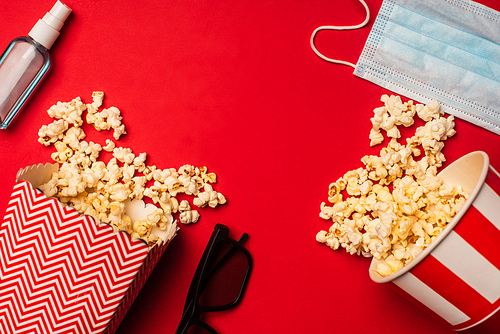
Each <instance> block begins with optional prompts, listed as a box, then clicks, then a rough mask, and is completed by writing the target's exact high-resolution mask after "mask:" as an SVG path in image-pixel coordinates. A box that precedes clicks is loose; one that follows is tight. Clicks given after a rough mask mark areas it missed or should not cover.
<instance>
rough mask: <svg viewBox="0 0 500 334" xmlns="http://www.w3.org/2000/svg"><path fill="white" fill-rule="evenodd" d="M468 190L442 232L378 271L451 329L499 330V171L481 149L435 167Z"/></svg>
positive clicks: (378, 279) (448, 180) (447, 179)
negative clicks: (404, 261) (394, 266)
mask: <svg viewBox="0 0 500 334" xmlns="http://www.w3.org/2000/svg"><path fill="white" fill-rule="evenodd" d="M439 176H440V177H441V178H442V179H443V180H444V182H445V183H447V184H449V185H453V186H461V187H462V188H463V189H464V190H465V191H466V192H467V193H469V194H470V196H469V198H468V199H467V201H466V202H465V204H464V206H463V207H462V209H461V210H460V211H459V212H458V213H457V214H456V216H455V217H454V218H453V220H452V221H451V222H450V223H449V225H448V226H447V227H446V228H445V229H444V230H443V232H441V234H440V235H439V236H438V237H437V238H436V239H435V240H434V241H433V242H432V243H431V244H430V245H429V246H428V247H427V248H426V249H425V250H424V251H423V252H422V253H421V254H419V255H418V256H417V257H416V258H415V259H414V260H413V261H412V262H410V263H409V264H408V265H406V266H405V267H404V268H402V269H400V270H398V271H397V272H395V273H393V274H391V275H389V276H387V277H382V276H380V275H379V274H378V273H377V272H376V271H375V268H376V265H377V263H378V261H380V260H377V259H373V260H372V263H371V266H370V270H369V272H370V277H371V278H372V280H373V281H375V282H377V283H390V284H391V286H393V287H394V288H395V289H396V290H397V291H398V292H399V293H401V294H402V295H403V296H405V297H406V298H408V299H409V300H410V301H411V302H413V303H415V304H416V305H418V306H420V307H421V308H423V309H424V310H425V311H427V312H428V313H430V314H431V315H432V316H434V317H435V318H436V319H437V320H438V321H440V322H441V323H443V324H444V325H445V326H446V327H448V328H450V329H452V330H453V331H457V332H458V331H463V332H464V333H500V251H499V247H500V174H499V173H498V172H497V171H496V170H495V169H493V167H491V166H490V165H489V158H488V156H487V155H486V153H484V152H479V151H478V152H472V153H469V154H467V155H465V156H463V157H462V158H460V159H458V160H457V161H455V162H453V163H452V164H450V165H449V166H448V167H447V168H445V169H444V170H443V171H441V172H440V173H439Z"/></svg>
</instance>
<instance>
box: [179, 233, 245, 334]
mask: <svg viewBox="0 0 500 334" xmlns="http://www.w3.org/2000/svg"><path fill="white" fill-rule="evenodd" d="M247 239H248V234H246V233H244V234H243V235H242V236H241V237H240V238H239V239H238V240H237V241H236V240H233V239H231V238H229V228H228V227H227V226H225V225H222V224H217V225H216V226H215V228H214V232H213V233H212V236H211V237H210V240H209V242H208V245H207V247H206V248H205V251H204V252H203V255H202V257H201V260H200V263H199V264H198V267H197V268H196V272H195V274H194V277H193V280H192V282H191V286H190V287H189V291H188V294H187V298H186V304H185V305H184V311H183V314H182V318H181V321H180V323H179V326H178V327H177V331H176V332H175V333H176V334H187V333H190V334H191V333H192V334H194V333H197V334H198V333H200V334H202V333H210V334H217V331H216V330H215V329H213V328H212V327H211V326H210V325H208V324H207V323H206V322H204V321H203V320H202V319H201V315H202V314H203V313H205V312H216V311H224V310H228V309H230V308H233V307H235V306H236V305H238V304H239V303H240V301H241V299H242V297H243V294H244V292H245V289H246V287H247V284H248V279H249V277H250V272H251V271H252V266H253V262H252V257H251V256H250V253H249V252H248V250H247V249H246V248H245V247H243V245H242V243H243V242H245V240H247Z"/></svg>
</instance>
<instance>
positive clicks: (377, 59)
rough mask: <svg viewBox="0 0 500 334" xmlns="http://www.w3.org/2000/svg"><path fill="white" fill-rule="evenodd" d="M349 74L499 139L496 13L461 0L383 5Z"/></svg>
mask: <svg viewBox="0 0 500 334" xmlns="http://www.w3.org/2000/svg"><path fill="white" fill-rule="evenodd" d="M360 2H361V3H362V4H363V6H364V7H365V9H366V12H367V15H366V19H365V21H364V22H363V23H361V24H359V25H355V26H347V27H346V26H322V27H319V28H317V29H316V30H315V31H314V32H313V34H312V35H311V41H310V43H311V47H312V49H313V50H314V52H316V54H318V56H320V57H321V58H323V59H324V60H327V61H330V62H333V63H338V64H343V65H349V66H352V67H354V75H356V76H358V77H360V78H364V79H366V80H369V81H371V82H373V83H375V84H377V85H379V86H382V87H384V88H386V89H388V90H391V91H393V92H395V93H398V94H401V95H403V96H406V97H407V98H410V99H414V100H415V101H418V102H421V103H429V102H431V101H432V100H434V99H436V100H438V101H439V103H440V105H441V108H442V109H443V110H444V111H445V112H447V113H449V114H452V115H454V116H456V117H459V118H462V119H464V120H467V121H469V122H471V123H474V124H476V125H479V126H481V127H483V128H485V129H487V130H490V131H492V132H494V133H497V134H500V13H499V12H497V11H495V10H493V9H491V8H488V7H486V6H483V5H481V4H478V3H476V2H473V1H468V0H384V2H383V4H382V7H381V9H380V11H379V13H378V16H377V18H376V20H375V22H374V24H373V28H372V30H371V32H370V35H369V36H368V40H367V41H366V44H365V46H364V49H363V51H362V53H361V56H360V58H359V59H358V62H357V64H356V65H354V64H353V63H350V62H347V61H341V60H335V59H331V58H328V57H325V56H324V55H322V54H321V53H320V52H319V51H318V50H317V49H316V47H315V46H314V37H315V35H316V33H317V32H318V31H320V30H324V29H332V30H345V29H357V28H361V27H362V26H364V25H365V24H366V23H367V22H368V19H369V10H368V7H367V6H366V4H365V3H364V1H363V0H360Z"/></svg>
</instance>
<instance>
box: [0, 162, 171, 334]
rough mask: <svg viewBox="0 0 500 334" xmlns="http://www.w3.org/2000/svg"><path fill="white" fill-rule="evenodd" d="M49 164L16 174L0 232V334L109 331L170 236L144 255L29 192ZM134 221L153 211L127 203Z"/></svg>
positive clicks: (141, 248)
mask: <svg viewBox="0 0 500 334" xmlns="http://www.w3.org/2000/svg"><path fill="white" fill-rule="evenodd" d="M57 168H58V166H57V165H48V164H47V165H36V166H32V167H29V168H26V169H24V170H22V171H20V173H19V174H18V179H17V180H18V182H17V183H16V184H15V186H14V189H13V192H12V195H11V199H10V201H9V203H8V206H7V209H6V213H5V216H4V219H3V223H2V225H1V226H0V248H1V252H0V333H16V334H21V333H40V334H45V333H114V332H115V331H116V329H117V328H118V326H119V324H120V322H121V320H122V319H123V317H124V316H125V314H126V312H127V311H128V309H129V308H130V306H131V305H132V303H133V301H134V299H135V298H136V297H137V295H138V293H139V291H140V290H141V288H142V286H143V285H144V283H145V282H146V280H147V278H148V277H149V275H150V274H151V272H152V270H153V268H154V267H155V266H156V264H157V263H158V261H159V259H160V257H161V256H162V254H163V253H164V252H165V249H166V247H167V246H168V244H169V242H170V241H171V240H172V238H173V237H174V236H175V234H176V231H177V226H176V225H175V224H172V227H171V228H172V229H171V231H170V235H171V237H170V239H168V240H167V242H165V243H164V244H162V245H155V246H154V247H152V248H150V249H148V246H147V245H146V243H145V242H143V241H141V240H135V241H132V240H131V238H130V236H129V235H128V234H126V233H125V232H114V231H113V229H112V228H111V227H110V226H109V225H107V224H99V225H98V224H96V223H95V221H94V220H93V219H92V218H91V217H89V216H85V215H80V214H79V213H78V212H77V211H76V210H75V209H73V208H71V207H69V206H64V205H62V204H61V202H59V201H58V200H56V199H54V198H47V197H46V196H45V195H44V194H43V193H42V192H41V191H40V190H38V189H36V187H37V186H38V185H40V184H42V183H44V182H46V181H48V179H49V178H50V175H51V173H52V171H56V170H57ZM126 209H127V213H128V214H129V215H130V216H131V219H132V220H133V221H134V220H135V219H138V218H137V217H144V216H145V215H146V214H148V213H150V212H151V210H154V208H153V206H152V205H150V206H148V205H144V202H142V201H133V202H130V204H128V207H127V208H126Z"/></svg>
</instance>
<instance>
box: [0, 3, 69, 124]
mask: <svg viewBox="0 0 500 334" xmlns="http://www.w3.org/2000/svg"><path fill="white" fill-rule="evenodd" d="M70 13H71V9H70V8H69V7H67V6H66V5H65V4H63V3H62V2H60V1H59V0H58V1H57V2H56V4H55V5H54V7H53V8H52V9H51V10H50V11H49V12H47V13H46V14H45V16H44V17H43V18H42V19H40V20H38V22H37V23H36V24H35V26H34V27H33V29H31V31H30V32H29V34H28V36H26V37H18V38H16V39H14V40H13V41H12V42H11V43H10V44H9V46H8V47H7V49H5V51H4V52H3V54H2V56H1V58H0V129H6V128H7V126H9V124H10V123H11V121H12V119H13V118H14V117H15V116H16V115H17V114H18V113H19V110H20V109H21V107H22V106H23V104H24V102H26V99H27V98H28V97H29V96H30V94H31V93H32V92H33V90H34V89H35V87H36V86H37V85H38V84H39V83H40V81H41V80H42V78H43V77H44V75H45V74H46V73H47V70H48V69H49V67H50V63H51V61H50V55H49V52H48V50H49V49H50V47H51V46H52V44H53V43H54V41H55V40H56V38H57V37H58V36H59V30H60V29H61V27H62V26H63V24H64V21H65V20H66V18H67V17H68V16H69V14H70Z"/></svg>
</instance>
